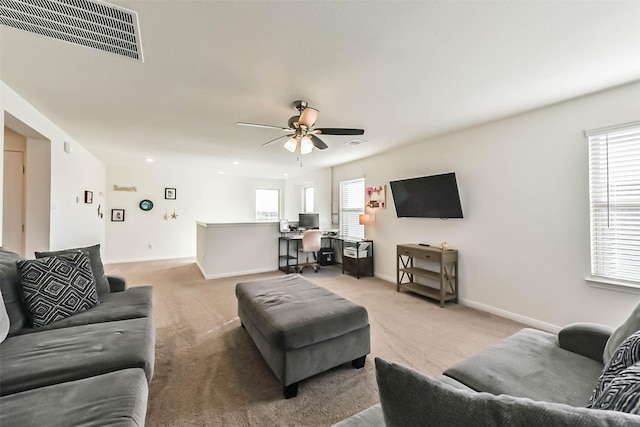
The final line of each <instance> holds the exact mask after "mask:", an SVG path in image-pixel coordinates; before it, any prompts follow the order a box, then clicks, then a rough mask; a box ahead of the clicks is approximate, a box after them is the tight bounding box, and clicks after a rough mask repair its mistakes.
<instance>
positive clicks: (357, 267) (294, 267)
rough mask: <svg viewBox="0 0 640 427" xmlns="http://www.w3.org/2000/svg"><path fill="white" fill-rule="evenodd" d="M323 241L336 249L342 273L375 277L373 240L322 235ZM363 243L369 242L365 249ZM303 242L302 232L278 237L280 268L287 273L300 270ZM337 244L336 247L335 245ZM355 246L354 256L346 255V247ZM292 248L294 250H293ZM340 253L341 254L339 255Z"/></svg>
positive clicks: (358, 276)
mask: <svg viewBox="0 0 640 427" xmlns="http://www.w3.org/2000/svg"><path fill="white" fill-rule="evenodd" d="M287 234H288V233H287ZM322 241H323V242H327V241H328V242H329V245H328V246H325V245H322V246H323V247H331V248H334V249H335V253H336V261H337V260H341V262H338V263H340V264H342V273H343V274H344V273H354V274H355V275H356V277H357V278H358V279H359V278H360V275H361V274H368V275H370V276H372V277H373V241H372V240H367V239H359V238H356V237H347V236H329V235H324V236H322ZM363 243H368V245H367V247H366V249H363V246H364V245H363ZM301 244H302V234H296V235H282V236H280V238H279V239H278V269H279V270H282V271H284V272H285V273H292V272H297V271H298V254H299V249H300V245H301ZM334 246H336V247H334ZM350 247H351V248H354V252H353V253H354V255H353V256H345V255H344V250H345V248H350ZM292 250H293V251H294V252H292ZM365 252H366V253H365ZM338 254H340V256H337V255H338Z"/></svg>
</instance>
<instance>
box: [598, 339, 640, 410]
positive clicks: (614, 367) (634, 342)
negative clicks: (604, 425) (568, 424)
mask: <svg viewBox="0 0 640 427" xmlns="http://www.w3.org/2000/svg"><path fill="white" fill-rule="evenodd" d="M637 362H640V331H638V332H636V333H635V334H633V335H631V336H630V337H629V338H627V339H626V340H624V341H623V342H622V344H620V346H619V347H618V349H617V350H616V352H615V353H613V356H612V357H611V360H609V363H607V364H606V366H605V367H604V370H603V371H602V374H601V375H600V378H598V382H597V383H596V387H595V389H594V390H593V393H592V394H591V398H590V399H589V405H587V406H590V405H591V404H592V403H593V402H596V401H601V400H602V399H601V397H602V394H603V393H604V391H605V389H608V388H609V385H610V384H611V382H612V381H613V380H614V379H616V378H618V376H619V375H620V374H621V372H623V371H624V370H625V369H627V368H628V367H630V366H633V365H634V364H636V363H637ZM608 393H611V390H609V391H608Z"/></svg>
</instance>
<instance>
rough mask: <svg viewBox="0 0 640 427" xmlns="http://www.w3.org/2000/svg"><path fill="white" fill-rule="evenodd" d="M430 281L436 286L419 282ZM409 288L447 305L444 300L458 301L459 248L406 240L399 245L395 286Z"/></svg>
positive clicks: (441, 305)
mask: <svg viewBox="0 0 640 427" xmlns="http://www.w3.org/2000/svg"><path fill="white" fill-rule="evenodd" d="M418 278H422V279H426V280H427V281H431V283H432V284H435V285H437V288H434V287H431V286H428V284H426V283H420V282H418V281H417V279H418ZM401 289H406V290H408V291H411V292H415V293H417V294H420V295H423V296H425V297H427V298H432V299H435V300H437V301H439V302H440V307H444V303H445V301H453V302H455V303H457V302H458V251H457V250H448V251H443V250H442V249H440V248H437V247H432V246H422V245H418V244H415V243H407V244H403V245H398V246H397V260H396V290H397V291H398V292H400V290H401Z"/></svg>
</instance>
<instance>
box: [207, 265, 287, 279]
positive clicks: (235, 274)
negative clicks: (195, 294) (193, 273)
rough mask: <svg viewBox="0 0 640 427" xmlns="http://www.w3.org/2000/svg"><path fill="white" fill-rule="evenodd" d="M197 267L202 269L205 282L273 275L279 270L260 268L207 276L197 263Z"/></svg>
mask: <svg viewBox="0 0 640 427" xmlns="http://www.w3.org/2000/svg"><path fill="white" fill-rule="evenodd" d="M196 265H197V266H198V268H199V269H200V273H202V277H204V278H205V280H210V279H223V278H225V277H235V276H247V275H249V274H258V273H271V272H273V271H277V269H275V270H274V269H273V268H259V269H255V270H242V271H227V272H225V273H220V274H206V273H205V272H204V270H203V269H202V267H200V264H199V263H197V262H196Z"/></svg>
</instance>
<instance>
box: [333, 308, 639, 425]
mask: <svg viewBox="0 0 640 427" xmlns="http://www.w3.org/2000/svg"><path fill="white" fill-rule="evenodd" d="M639 330H640V305H639V306H638V307H636V309H635V310H634V311H633V312H632V313H631V315H630V316H629V318H628V319H627V320H626V321H625V322H624V323H623V324H622V325H621V326H620V327H618V328H617V329H616V330H615V331H613V330H612V329H611V328H607V327H604V326H601V325H597V324H589V323H578V324H572V325H569V326H567V327H565V328H563V329H562V330H561V331H560V332H559V334H558V335H554V334H550V333H547V332H542V331H538V330H534V329H523V330H521V331H519V332H517V333H516V334H514V335H512V336H511V337H508V338H506V339H504V340H503V341H501V342H500V343H499V344H497V345H496V346H494V347H492V348H489V349H487V350H485V351H483V352H481V353H479V354H478V355H476V356H474V357H471V358H469V359H467V360H465V361H463V362H462V363H459V364H457V365H455V366H453V367H451V368H449V369H447V370H446V371H445V372H444V375H443V376H442V377H441V378H438V379H434V378H429V377H426V376H424V375H421V374H420V373H418V372H415V371H412V370H411V369H408V368H406V367H403V366H400V365H397V364H394V363H390V362H387V361H385V360H382V359H376V376H377V381H378V387H379V396H380V402H381V403H380V404H378V405H375V406H373V407H371V408H368V409H366V410H365V411H363V412H361V413H358V414H356V415H354V416H353V417H351V418H348V419H346V420H344V421H342V422H341V423H339V424H338V425H339V426H341V427H347V426H385V425H386V426H396V425H402V426H412V425H416V426H418V425H420V426H422V425H456V426H459V425H469V426H471V425H473V426H478V425H509V426H528V425H545V426H555V425H559V426H560V425H566V426H570V425H581V426H587V425H594V426H599V425H608V426H613V425H615V426H618V425H619V426H622V425H624V426H629V425H640V415H633V414H628V413H625V412H621V411H619V410H605V409H592V408H588V407H587V406H588V405H589V404H590V398H591V396H592V393H593V392H594V389H595V388H596V385H597V384H600V382H599V381H601V380H602V378H604V376H605V375H606V374H607V372H610V371H611V369H612V368H615V367H616V366H618V365H622V364H623V361H624V363H626V367H629V366H630V367H631V368H632V369H633V368H634V367H635V369H636V371H637V370H638V369H639V367H640V362H638V357H640V339H637V337H638V336H640V334H637V333H636V332H637V331H639ZM634 339H635V341H634ZM629 342H631V343H632V344H631V345H630V344H628V343H629ZM621 354H622V355H623V356H621ZM630 355H631V356H630ZM622 368H625V366H620V369H622ZM616 369H618V368H616ZM601 375H602V377H601ZM627 379H628V380H626V383H625V384H624V387H627V388H628V390H627V398H626V399H627V400H626V403H625V404H626V405H627V407H632V410H631V412H634V413H638V410H640V375H636V377H635V378H634V377H627ZM610 390H611V389H610ZM610 390H609V393H611V395H613V394H615V393H613V392H611V391H610ZM629 393H631V394H629ZM628 396H631V397H628ZM606 399H609V398H608V397H607V398H605V401H606ZM613 399H615V398H613V397H612V398H611V400H612V401H613ZM603 407H607V404H606V402H605V405H603ZM609 408H610V409H611V408H612V406H611V405H610V406H609Z"/></svg>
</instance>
